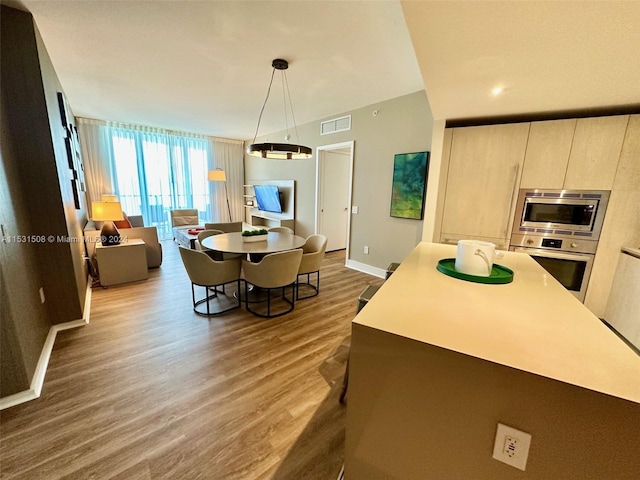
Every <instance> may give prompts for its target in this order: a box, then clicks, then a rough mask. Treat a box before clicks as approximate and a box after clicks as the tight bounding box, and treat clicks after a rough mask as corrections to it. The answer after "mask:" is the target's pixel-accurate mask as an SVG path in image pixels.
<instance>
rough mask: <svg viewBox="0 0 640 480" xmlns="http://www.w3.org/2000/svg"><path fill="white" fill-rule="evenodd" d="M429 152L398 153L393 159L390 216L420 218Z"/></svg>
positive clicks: (422, 212) (422, 211) (422, 208)
mask: <svg viewBox="0 0 640 480" xmlns="http://www.w3.org/2000/svg"><path fill="white" fill-rule="evenodd" d="M428 168H429V152H416V153H398V154H396V155H395V156H394V159H393V184H392V186H391V216H392V217H399V218H412V219H415V220H422V216H423V215H424V196H425V191H426V186H427V172H428Z"/></svg>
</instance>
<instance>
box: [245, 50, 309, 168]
mask: <svg viewBox="0 0 640 480" xmlns="http://www.w3.org/2000/svg"><path fill="white" fill-rule="evenodd" d="M271 66H272V67H273V71H272V72H271V81H270V82H269V88H268V89H267V98H265V99H264V103H263V104H262V109H261V110H260V116H259V117H258V126H257V127H256V134H255V135H254V136H253V142H252V143H251V145H249V147H248V148H247V153H248V154H249V155H251V156H253V157H261V158H275V159H279V160H292V159H293V160H300V159H304V158H310V157H311V149H310V148H309V147H305V146H304V145H295V144H291V143H272V142H267V143H256V137H257V136H258V129H259V128H260V120H261V119H262V113H263V112H264V107H265V106H266V105H267V100H269V93H270V92H271V85H272V84H273V77H274V75H275V73H276V70H280V72H281V73H282V91H283V97H284V98H283V100H284V119H285V126H286V131H287V134H286V136H285V141H289V138H291V136H290V135H289V122H288V118H287V97H288V98H289V107H290V108H291V118H292V120H293V128H294V130H295V132H296V141H298V142H299V141H300V140H299V139H298V127H297V126H296V117H295V116H294V114H293V105H292V104H291V93H290V92H289V84H288V83H287V74H286V72H285V70H286V69H287V68H289V62H287V61H286V60H282V59H281V58H276V59H275V60H274V61H273V62H271ZM285 87H286V93H287V95H284V90H285Z"/></svg>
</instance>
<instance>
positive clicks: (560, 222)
mask: <svg viewBox="0 0 640 480" xmlns="http://www.w3.org/2000/svg"><path fill="white" fill-rule="evenodd" d="M609 194H610V192H609V191H607V190H543V189H530V188H525V189H521V190H520V193H519V195H518V202H517V204H516V216H515V219H514V224H513V233H514V234H527V235H553V236H554V237H563V238H567V237H569V238H576V237H581V238H588V239H591V240H598V239H599V238H600V232H601V230H602V223H603V222H604V214H605V212H606V210H607V204H608V203H609Z"/></svg>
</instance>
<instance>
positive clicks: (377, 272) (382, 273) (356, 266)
mask: <svg viewBox="0 0 640 480" xmlns="http://www.w3.org/2000/svg"><path fill="white" fill-rule="evenodd" d="M345 266H346V267H348V268H352V269H353V270H358V271H359V272H364V273H368V274H369V275H373V276H376V277H380V278H385V277H386V276H387V271H386V270H385V269H383V268H378V267H372V266H371V265H367V264H366V263H360V262H356V261H355V260H347V263H346V265H345Z"/></svg>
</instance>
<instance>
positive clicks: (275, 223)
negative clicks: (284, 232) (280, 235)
mask: <svg viewBox="0 0 640 480" xmlns="http://www.w3.org/2000/svg"><path fill="white" fill-rule="evenodd" d="M295 223H296V221H295V220H294V219H293V218H281V217H280V216H279V215H278V214H277V213H269V212H260V211H259V213H251V225H253V226H254V227H264V228H267V229H269V228H272V227H289V228H290V229H291V230H294V231H295Z"/></svg>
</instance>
